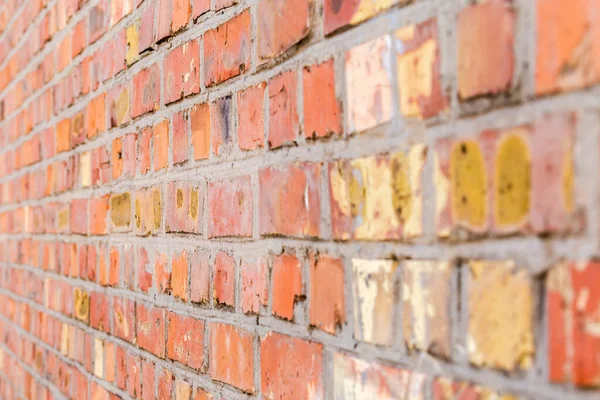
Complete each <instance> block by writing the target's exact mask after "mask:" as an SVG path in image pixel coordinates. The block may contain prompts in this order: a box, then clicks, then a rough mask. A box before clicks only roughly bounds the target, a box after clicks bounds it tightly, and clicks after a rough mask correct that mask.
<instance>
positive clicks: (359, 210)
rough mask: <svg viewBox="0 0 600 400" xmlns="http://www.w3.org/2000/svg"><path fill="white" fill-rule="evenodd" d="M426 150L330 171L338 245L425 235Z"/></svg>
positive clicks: (373, 158)
mask: <svg viewBox="0 0 600 400" xmlns="http://www.w3.org/2000/svg"><path fill="white" fill-rule="evenodd" d="M426 155H427V151H426V148H425V147H424V146H423V145H415V146H413V147H412V148H411V149H410V151H408V152H407V153H402V152H398V153H395V154H391V155H377V156H370V157H365V158H359V159H355V160H351V161H349V160H341V161H337V162H334V163H331V164H330V165H329V203H330V207H331V222H332V230H333V236H334V237H335V238H337V239H342V240H348V239H352V238H355V239H365V240H385V239H401V238H411V237H415V236H420V235H421V234H422V231H423V226H422V224H423V223H422V218H423V205H422V202H423V199H422V194H421V179H422V178H421V175H422V171H423V167H424V164H425V157H426Z"/></svg>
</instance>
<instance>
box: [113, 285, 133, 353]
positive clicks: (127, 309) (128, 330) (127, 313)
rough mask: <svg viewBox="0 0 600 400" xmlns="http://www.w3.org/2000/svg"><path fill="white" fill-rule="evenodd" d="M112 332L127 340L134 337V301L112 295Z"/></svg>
mask: <svg viewBox="0 0 600 400" xmlns="http://www.w3.org/2000/svg"><path fill="white" fill-rule="evenodd" d="M113 317H114V318H113V334H114V335H115V336H117V337H120V338H121V339H123V340H126V341H128V342H133V339H134V337H135V302H134V301H133V300H130V299H126V298H123V297H116V296H115V297H113Z"/></svg>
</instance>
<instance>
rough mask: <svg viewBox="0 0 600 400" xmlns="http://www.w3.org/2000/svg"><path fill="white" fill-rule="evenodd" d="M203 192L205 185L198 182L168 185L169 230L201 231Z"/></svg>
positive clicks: (167, 210) (167, 228)
mask: <svg viewBox="0 0 600 400" xmlns="http://www.w3.org/2000/svg"><path fill="white" fill-rule="evenodd" d="M203 192H204V190H203V187H202V186H200V185H199V184H198V183H196V182H170V183H169V184H168V185H167V201H166V208H165V212H166V214H167V220H166V230H167V232H191V233H201V229H200V228H201V224H202V217H201V215H202V207H203V199H204V194H203Z"/></svg>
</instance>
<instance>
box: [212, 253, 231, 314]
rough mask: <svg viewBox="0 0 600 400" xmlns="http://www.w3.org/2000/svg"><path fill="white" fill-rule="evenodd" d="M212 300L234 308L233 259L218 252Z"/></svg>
mask: <svg viewBox="0 0 600 400" xmlns="http://www.w3.org/2000/svg"><path fill="white" fill-rule="evenodd" d="M214 274H215V275H214V298H215V300H216V301H217V302H218V303H220V304H226V305H228V306H232V307H233V306H234V305H235V304H234V301H235V280H236V278H235V275H236V272H235V258H233V256H231V255H229V254H227V253H225V252H224V251H219V252H218V253H217V256H216V257H215V272H214Z"/></svg>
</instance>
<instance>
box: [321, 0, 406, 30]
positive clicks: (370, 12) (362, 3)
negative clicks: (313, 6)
mask: <svg viewBox="0 0 600 400" xmlns="http://www.w3.org/2000/svg"><path fill="white" fill-rule="evenodd" d="M406 2H407V0H325V2H324V3H325V4H324V19H325V21H324V24H325V34H329V33H332V32H333V31H335V30H337V29H339V28H341V27H344V26H346V25H356V24H359V23H361V22H363V21H365V20H367V19H369V18H371V17H373V16H374V15H376V14H378V13H380V12H382V11H383V10H385V9H387V8H390V7H392V6H393V5H395V4H398V3H406Z"/></svg>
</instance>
